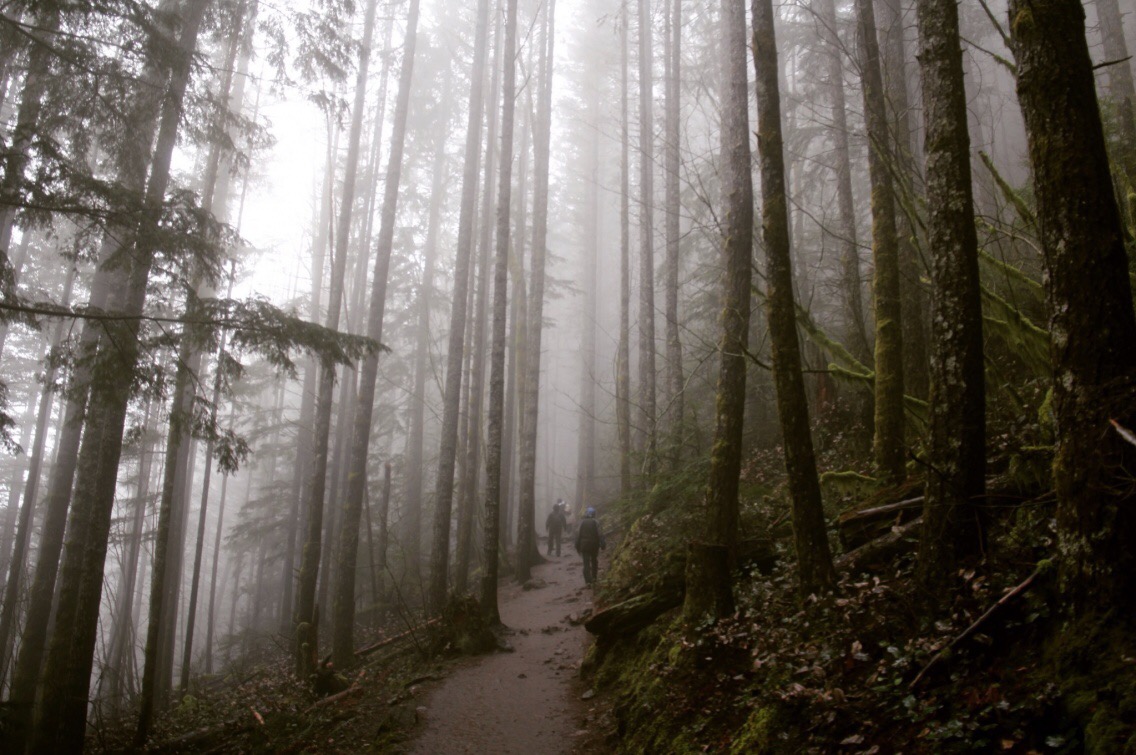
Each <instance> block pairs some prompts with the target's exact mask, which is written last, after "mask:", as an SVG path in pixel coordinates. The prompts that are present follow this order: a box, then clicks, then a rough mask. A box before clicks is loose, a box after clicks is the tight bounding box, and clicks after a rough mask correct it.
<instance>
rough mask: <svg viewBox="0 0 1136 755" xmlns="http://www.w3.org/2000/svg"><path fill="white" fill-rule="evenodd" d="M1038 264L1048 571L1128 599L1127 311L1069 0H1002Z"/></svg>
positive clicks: (1132, 390) (1089, 593)
mask: <svg viewBox="0 0 1136 755" xmlns="http://www.w3.org/2000/svg"><path fill="white" fill-rule="evenodd" d="M1009 15H1010V35H1011V47H1012V49H1013V52H1014V57H1015V58H1016V60H1017V84H1018V86H1017V88H1018V99H1019V101H1020V103H1021V107H1022V114H1023V116H1024V117H1025V123H1026V134H1027V136H1028V139H1029V157H1030V165H1031V167H1032V168H1033V182H1034V190H1035V192H1036V195H1037V220H1038V226H1039V228H1040V231H1041V243H1042V251H1043V253H1044V256H1045V265H1046V279H1045V280H1046V292H1047V296H1048V299H1049V306H1050V313H1051V314H1050V329H1051V334H1052V356H1053V376H1054V385H1053V394H1054V401H1053V408H1054V414H1055V417H1056V423H1057V448H1056V456H1055V458H1054V463H1053V481H1054V485H1055V487H1056V491H1057V527H1058V544H1059V553H1060V565H1061V580H1062V582H1063V584H1064V586H1065V588H1066V590H1067V594H1068V596H1069V598H1070V601H1071V603H1072V605H1073V606H1074V607H1075V608H1078V609H1088V608H1101V609H1108V610H1117V611H1125V612H1127V615H1128V616H1132V615H1133V614H1132V612H1131V609H1132V606H1133V603H1134V602H1136V492H1134V490H1133V486H1132V470H1133V469H1136V448H1134V447H1133V446H1132V445H1130V444H1129V443H1128V442H1126V441H1125V440H1123V439H1122V438H1121V437H1120V435H1119V434H1118V433H1117V432H1116V430H1115V429H1114V428H1113V427H1111V426H1110V422H1109V420H1115V421H1116V422H1118V423H1120V424H1121V425H1124V426H1127V427H1128V428H1131V427H1132V426H1133V425H1134V424H1136V383H1134V381H1136V347H1134V344H1136V317H1134V315H1133V311H1132V289H1131V285H1130V283H1129V277H1128V259H1127V255H1126V254H1125V249H1124V241H1123V236H1122V231H1121V223H1120V214H1119V211H1118V208H1117V206H1116V200H1115V197H1114V194H1113V188H1112V183H1111V180H1110V176H1109V166H1108V157H1107V155H1106V152H1105V142H1104V133H1103V129H1102V127H1101V119H1100V110H1099V107H1098V105H1097V98H1096V90H1095V89H1094V87H1093V69H1092V62H1091V61H1090V59H1089V50H1088V46H1087V44H1086V42H1085V16H1084V10H1083V9H1082V7H1081V4H1080V3H1079V2H1078V1H1077V0H1011V2H1010V5H1009Z"/></svg>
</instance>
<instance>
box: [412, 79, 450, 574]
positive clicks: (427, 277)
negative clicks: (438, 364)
mask: <svg viewBox="0 0 1136 755" xmlns="http://www.w3.org/2000/svg"><path fill="white" fill-rule="evenodd" d="M446 82H447V84H446V91H447V92H448V91H449V76H448V75H447V78H446ZM442 122H445V121H444V120H443V121H442ZM444 136H445V135H444V134H439V135H438V138H437V139H436V140H435V145H434V150H435V159H434V177H433V180H432V183H431V188H430V215H429V220H428V223H427V231H426V262H425V266H424V267H423V270H422V281H421V284H420V285H419V287H418V302H417V308H418V328H417V333H416V334H415V346H414V389H413V391H412V393H411V396H410V432H409V435H408V436H407V441H406V446H407V447H406V467H407V469H406V489H407V492H406V505H407V512H408V516H409V517H410V518H412V521H411V522H410V523H408V525H407V528H408V530H409V532H406V533H404V535H403V537H404V538H408V539H411V540H417V539H418V538H419V537H420V536H421V534H420V533H421V528H422V514H421V509H422V472H423V466H424V464H423V459H422V445H423V437H424V435H425V425H426V376H427V370H428V367H429V365H428V358H429V355H430V306H431V301H432V300H433V296H434V268H435V267H436V265H437V262H436V260H437V257H438V224H439V220H440V215H441V211H442V199H443V197H444V187H443V183H442V182H443V181H444V179H445V176H446V159H445V155H446V151H445V140H444ZM403 553H404V554H406V558H407V559H409V558H411V557H413V558H414V559H417V558H418V556H417V553H418V548H417V545H415V547H414V548H412V549H409V550H408V549H406V548H404V549H403ZM406 568H407V570H408V572H409V573H410V574H414V575H417V574H418V573H419V571H418V567H417V565H411V564H409V563H408V564H407V566H406Z"/></svg>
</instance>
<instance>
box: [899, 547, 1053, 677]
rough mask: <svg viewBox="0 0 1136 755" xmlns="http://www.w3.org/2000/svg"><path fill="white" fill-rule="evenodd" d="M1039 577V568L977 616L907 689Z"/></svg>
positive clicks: (929, 662) (938, 653) (937, 654)
mask: <svg viewBox="0 0 1136 755" xmlns="http://www.w3.org/2000/svg"><path fill="white" fill-rule="evenodd" d="M1039 576H1041V567H1038V568H1037V569H1034V571H1033V574H1031V575H1029V576H1028V577H1026V579H1025V581H1024V582H1022V583H1021V584H1020V585H1018V586H1017V587H1015V588H1014V589H1012V590H1010V591H1009V592H1007V593H1006V594H1005V595H1003V596H1002V597H1001V598H1000V599H999V600H998V602H997V603H995V604H994V605H992V606H990V608H988V609H987V610H986V613H984V614H982V615H981V616H979V617H978V619H976V620H975V622H974V623H973V624H971V625H970V626H968V627H967V628H966V629H964V630H963V631H962V634H960V635H959V636H958V637H955V638H954V639H953V640H951V642H950V644H949V645H947V646H946V647H945V648H943V649H941V650H940V651H939V652H937V653H935V655H933V656H932V657H931V660H930V661H928V662H927V665H926V666H924V667H923V670H921V671H920V672H919V673H918V674H916V675H915V678H914V679H912V680H911V684H909V685H907V688H908V689H915V687H916V686H918V684H919V682H921V681H923V679H924V678H926V676H927V673H928V672H929V671H930V670H931V669H933V668H934V667H935V666H936V665H937V664H938V663H939V662H940V661H942V660H943V659H944V658H945V657H948V656H949V655H950V654H951V652H953V651H954V649H955V648H956V647H958V646H959V645H960V644H962V643H963V642H965V641H966V640H967V639H968V638H970V637H972V636H974V634H975V632H977V631H978V629H979V628H980V627H981V626H983V625H984V624H986V623H987V622H988V621H990V618H991V617H992V616H994V615H995V614H996V613H998V611H999V610H1001V609H1002V608H1003V607H1004V606H1005V605H1006V604H1007V603H1009V602H1010V601H1011V600H1013V599H1014V598H1016V597H1018V596H1019V595H1021V594H1022V593H1024V592H1026V591H1027V590H1029V589H1030V587H1032V586H1033V583H1034V582H1036V581H1037V578H1038V577H1039Z"/></svg>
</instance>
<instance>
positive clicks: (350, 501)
mask: <svg viewBox="0 0 1136 755" xmlns="http://www.w3.org/2000/svg"><path fill="white" fill-rule="evenodd" d="M418 9H419V0H410V5H409V7H408V8H407V17H406V38H405V41H404V43H403V52H402V56H403V57H402V70H401V72H400V74H399V82H398V95H397V99H396V101H395V109H394V123H393V124H392V126H391V148H390V158H389V162H388V164H387V175H386V184H385V186H384V190H383V207H382V215H381V220H380V224H379V238H378V240H377V241H376V242H375V269H374V272H373V274H372V277H371V303H370V306H369V307H368V309H367V337H368V338H370V339H371V340H373V341H375V342H377V343H381V342H382V338H383V315H384V314H385V312H386V303H387V301H386V300H387V277H388V275H389V271H390V259H391V252H392V250H393V248H394V230H395V229H394V225H395V214H396V212H397V211H398V191H399V182H400V180H401V178H402V158H403V153H404V151H405V148H406V121H407V117H408V115H409V112H410V90H411V86H412V84H413V82H414V51H415V48H416V46H417V40H418ZM368 10H369V12H371V13H373V11H372V10H371V9H368ZM378 375H379V354H378V352H375V353H374V354H371V355H370V356H368V357H367V359H366V361H364V362H363V365H362V367H361V369H360V371H359V394H358V400H357V402H356V405H355V418H354V422H353V424H352V433H351V460H350V462H349V463H350V467H349V469H348V472H347V495H346V497H345V499H344V502H343V518H342V519H341V521H340V537H339V554H338V556H339V557H338V562H337V564H336V566H337V570H336V573H337V579H336V585H335V598H334V603H333V612H334V613H333V619H334V628H335V631H334V633H333V634H332V658H333V660H334V661H335V663H336V665H337V666H339V667H341V668H342V667H344V666H348V665H350V663H351V661H352V659H353V658H354V650H355V648H354V645H353V637H354V630H355V562H356V558H357V555H358V551H359V521H360V518H361V516H362V511H363V496H364V495H365V492H366V486H367V453H368V450H369V449H370V441H371V416H372V414H373V412H374V407H375V384H376V382H377V381H378Z"/></svg>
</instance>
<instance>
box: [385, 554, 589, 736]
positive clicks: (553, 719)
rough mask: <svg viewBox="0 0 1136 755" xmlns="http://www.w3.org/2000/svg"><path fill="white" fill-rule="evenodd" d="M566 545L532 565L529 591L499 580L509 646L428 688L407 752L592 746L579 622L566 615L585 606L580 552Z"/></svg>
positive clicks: (583, 642) (584, 639) (582, 633)
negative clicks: (556, 554)
mask: <svg viewBox="0 0 1136 755" xmlns="http://www.w3.org/2000/svg"><path fill="white" fill-rule="evenodd" d="M569 553H570V550H569V549H565V551H564V555H563V556H562V557H560V558H556V557H552V558H551V560H550V563H548V564H544V565H542V566H539V567H537V568H535V569H534V570H533V582H534V583H535V584H536V585H543V586H538V587H536V588H535V589H529V590H524V589H522V587H521V586H520V585H517V584H514V583H511V582H508V581H505V582H502V584H501V620H502V621H503V622H504V623H505V625H506V626H507V627H509V628H510V629H511V630H512V633H511V634H510V635H509V636H508V638H507V639H508V642H509V644H510V645H512V647H513V652H498V653H494V654H492V655H488V656H482V657H480V658H473V659H470V660H469V661H468V662H465V663H464V664H463V665H462V666H461V667H459V668H458V669H457V670H455V671H454V672H453V673H452V674H450V675H449V676H448V677H447V678H446V679H445V680H443V681H442V682H440V683H439V684H438V686H437V687H436V688H435V689H434V690H432V691H431V692H430V693H429V695H428V697H427V701H426V704H425V708H426V710H425V711H424V712H423V711H421V709H420V713H423V716H422V717H423V718H424V719H425V724H424V725H422V724H420V726H421V728H420V729H419V731H418V732H417V734H416V736H414V737H413V738H412V740H411V741H410V742H409V743H408V746H407V750H406V751H407V752H410V753H419V754H420V755H448V754H449V753H495V754H496V753H502V754H504V753H518V754H520V753H523V754H524V755H531V754H533V753H540V754H541V755H545V754H548V755H554V754H556V753H573V752H597V751H600V750H597V747H596V743H595V741H594V740H595V737H594V734H595V732H594V731H588V730H587V729H586V722H585V716H586V714H587V709H586V708H585V705H584V703H582V702H581V700H580V697H581V695H582V694H583V693H584V692H585V690H586V687H584V686H583V684H582V682H581V681H580V679H579V674H578V668H579V662H580V658H581V657H582V654H583V651H584V648H585V646H586V643H587V632H586V631H585V630H584V628H583V626H572V625H571V624H570V623H569V622H568V616H569V615H570V614H579V613H581V612H582V611H584V610H586V609H587V608H589V607H590V606H591V600H592V595H591V590H589V589H586V588H584V587H583V584H584V578H583V565H582V563H581V561H580V558H579V556H577V555H576V554H575V553H574V552H572V553H571V555H569Z"/></svg>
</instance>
